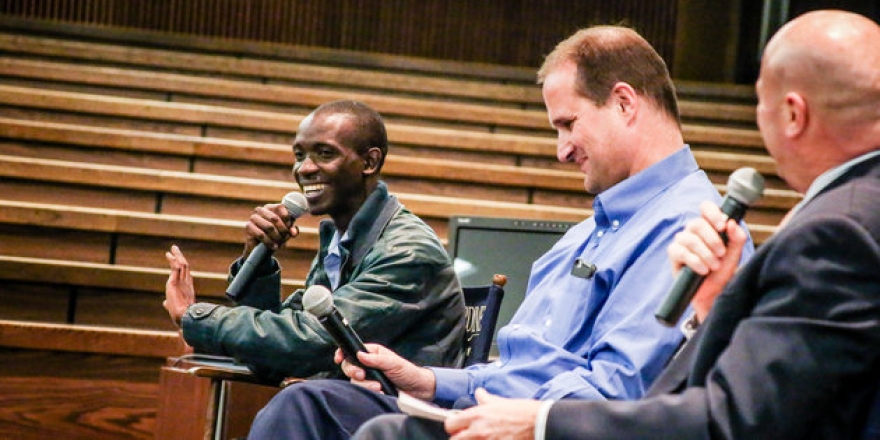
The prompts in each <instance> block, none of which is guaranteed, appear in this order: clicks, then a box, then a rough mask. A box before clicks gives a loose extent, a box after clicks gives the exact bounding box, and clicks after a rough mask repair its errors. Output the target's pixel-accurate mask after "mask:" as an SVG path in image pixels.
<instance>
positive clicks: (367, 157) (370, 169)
mask: <svg viewBox="0 0 880 440" xmlns="http://www.w3.org/2000/svg"><path fill="white" fill-rule="evenodd" d="M361 158H362V159H363V161H364V175H368V176H369V175H372V174H376V173H378V172H379V166H380V164H381V163H382V150H380V149H379V147H370V149H369V150H367V152H366V153H364V154H363V155H362V156H361Z"/></svg>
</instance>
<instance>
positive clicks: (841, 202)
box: [547, 158, 880, 440]
mask: <svg viewBox="0 0 880 440" xmlns="http://www.w3.org/2000/svg"><path fill="white" fill-rule="evenodd" d="M878 381H880V158H873V159H869V160H868V161H866V162H863V163H861V164H859V165H857V166H855V167H853V168H852V169H851V170H849V171H848V172H847V173H846V174H845V175H844V176H842V177H841V178H839V179H838V180H837V181H836V182H834V183H833V184H832V185H831V186H829V187H828V188H825V189H824V190H823V191H822V192H821V193H820V194H819V195H818V196H817V197H815V198H814V199H812V200H811V201H810V202H809V203H807V204H805V205H804V206H803V207H802V208H801V210H800V211H799V212H797V213H796V214H795V216H794V217H793V218H792V219H791V221H790V222H789V224H788V225H787V226H785V227H784V228H782V229H780V230H779V231H778V232H777V233H776V234H775V235H774V236H773V237H772V238H770V239H769V240H768V241H767V242H765V243H764V244H763V245H762V246H761V247H760V248H759V249H758V251H757V252H756V254H755V255H754V256H753V257H752V259H751V260H749V261H748V262H747V263H746V264H745V265H744V266H743V267H742V268H740V270H739V272H738V273H737V275H736V276H735V277H734V279H733V280H731V282H730V283H729V284H728V286H727V287H726V288H725V290H724V292H723V293H722V294H721V295H720V296H719V297H718V299H717V300H716V302H715V305H714V307H713V310H712V312H711V314H710V316H709V318H708V319H707V320H706V322H705V323H704V325H703V326H702V327H701V328H700V330H699V331H698V332H697V334H696V335H695V336H694V339H693V340H691V342H690V343H689V344H688V345H687V346H686V347H685V348H684V350H683V351H682V352H681V353H680V354H679V356H678V357H677V358H675V359H674V360H673V361H672V362H671V363H670V364H669V365H668V367H667V368H666V370H665V371H664V373H663V374H661V376H660V377H659V378H658V379H657V381H656V382H655V384H654V386H653V387H652V388H651V390H650V391H649V393H648V396H646V397H645V398H644V399H642V400H639V401H635V402H622V401H617V402H587V401H570V400H563V401H560V402H557V403H556V404H554V405H553V407H552V409H551V411H550V414H549V418H548V421H547V422H548V426H547V438H548V439H549V438H569V439H575V438H577V439H583V438H602V439H640V438H667V439H676V440H680V439H707V438H728V439H747V440H752V439H761V438H767V439H773V440H781V439H803V438H821V439H846V438H859V437H860V436H861V435H862V431H863V429H864V425H865V420H866V419H867V414H868V410H869V407H870V406H871V402H872V400H873V397H874V393H875V391H876V390H877V383H878Z"/></svg>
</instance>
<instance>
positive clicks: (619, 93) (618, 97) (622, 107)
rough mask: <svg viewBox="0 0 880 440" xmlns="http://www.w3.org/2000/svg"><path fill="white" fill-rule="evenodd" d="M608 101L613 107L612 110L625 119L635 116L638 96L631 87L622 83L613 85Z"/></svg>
mask: <svg viewBox="0 0 880 440" xmlns="http://www.w3.org/2000/svg"><path fill="white" fill-rule="evenodd" d="M609 99H610V100H611V102H612V104H613V105H614V107H615V108H614V109H615V110H617V111H618V112H620V113H621V114H622V115H623V116H625V117H626V118H627V119H631V118H632V117H633V116H635V114H636V111H637V110H638V106H639V96H638V94H637V93H636V90H635V89H633V87H632V86H631V85H629V84H627V83H625V82H622V81H621V82H618V83H617V84H614V87H612V88H611V94H610V95H609Z"/></svg>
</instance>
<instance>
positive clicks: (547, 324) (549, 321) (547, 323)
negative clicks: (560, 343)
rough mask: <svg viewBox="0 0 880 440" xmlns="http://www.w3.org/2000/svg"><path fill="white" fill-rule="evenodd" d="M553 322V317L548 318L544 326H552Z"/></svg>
mask: <svg viewBox="0 0 880 440" xmlns="http://www.w3.org/2000/svg"><path fill="white" fill-rule="evenodd" d="M551 322H553V320H552V319H548V320H546V321H544V327H550V323H551Z"/></svg>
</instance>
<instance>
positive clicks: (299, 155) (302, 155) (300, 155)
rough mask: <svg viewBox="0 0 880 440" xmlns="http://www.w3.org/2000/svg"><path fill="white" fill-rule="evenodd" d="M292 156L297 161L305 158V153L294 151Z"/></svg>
mask: <svg viewBox="0 0 880 440" xmlns="http://www.w3.org/2000/svg"><path fill="white" fill-rule="evenodd" d="M293 157H294V159H296V161H297V162H302V161H303V160H305V159H306V155H305V153H303V152H302V151H294V152H293Z"/></svg>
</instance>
